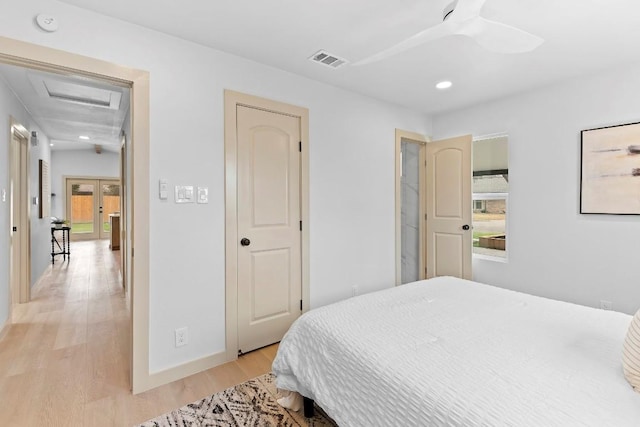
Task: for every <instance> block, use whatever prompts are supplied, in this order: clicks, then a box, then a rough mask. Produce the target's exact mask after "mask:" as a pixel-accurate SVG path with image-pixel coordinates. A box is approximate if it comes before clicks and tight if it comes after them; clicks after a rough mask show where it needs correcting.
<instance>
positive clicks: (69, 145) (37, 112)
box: [0, 64, 129, 152]
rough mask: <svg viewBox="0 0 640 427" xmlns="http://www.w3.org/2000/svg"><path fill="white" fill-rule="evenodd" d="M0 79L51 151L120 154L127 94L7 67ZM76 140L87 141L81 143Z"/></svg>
mask: <svg viewBox="0 0 640 427" xmlns="http://www.w3.org/2000/svg"><path fill="white" fill-rule="evenodd" d="M0 78H1V79H3V80H4V81H5V82H6V83H7V84H8V85H9V87H10V88H11V89H12V90H13V92H14V93H15V95H16V96H17V97H18V98H19V99H20V101H21V102H22V104H23V105H24V106H25V107H26V109H27V110H28V111H29V113H30V114H31V116H32V117H33V118H34V120H35V121H36V122H37V123H38V125H39V126H40V127H41V128H42V131H43V132H44V133H45V134H46V135H47V136H48V137H49V140H50V142H51V143H52V144H53V146H52V147H51V149H52V150H79V149H90V150H93V149H94V148H95V146H96V145H100V146H101V147H102V149H104V150H107V151H113V152H119V151H120V132H121V130H122V125H123V122H124V120H125V118H126V116H127V112H128V110H129V89H128V88H122V87H117V86H112V85H108V84H105V83H102V82H97V81H94V80H91V79H87V78H84V77H77V76H63V75H59V74H53V73H46V72H41V71H35V70H30V69H27V68H23V67H16V66H13V65H7V64H0ZM52 95H53V96H52ZM78 100H87V101H90V102H93V103H94V104H98V105H88V104H86V103H84V102H79V101H78ZM81 135H82V136H88V137H89V138H90V139H89V140H88V141H87V140H82V139H80V138H79V137H80V136H81Z"/></svg>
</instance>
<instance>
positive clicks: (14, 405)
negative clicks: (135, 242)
mask: <svg viewBox="0 0 640 427" xmlns="http://www.w3.org/2000/svg"><path fill="white" fill-rule="evenodd" d="M72 252H73V258H72V259H71V260H70V261H67V262H62V260H61V259H60V258H59V257H58V259H57V260H56V263H55V265H54V266H53V267H51V266H50V267H49V268H48V269H47V270H46V271H45V273H44V274H43V275H42V277H41V278H40V279H39V280H38V282H37V284H36V285H35V286H34V287H33V289H32V300H31V302H30V303H28V304H20V305H16V306H15V307H13V311H12V323H11V324H9V325H7V326H6V327H5V329H4V331H3V333H2V336H1V337H0V403H1V405H0V426H25V427H29V426H43V425H46V426H65V427H66V426H98V427H99V426H107V427H108V426H132V425H135V424H138V423H141V422H144V421H146V420H148V419H151V418H154V417H156V416H158V415H161V414H163V413H165V412H168V411H171V410H173V409H176V408H179V407H181V406H183V405H186V404H187V403H190V402H193V401H195V400H199V399H201V398H203V397H205V396H207V395H210V394H213V393H216V392H219V391H222V390H224V389H226V388H229V387H231V386H234V385H236V384H239V383H241V382H244V381H246V380H248V379H250V378H253V377H256V376H258V375H262V374H264V373H267V372H269V371H270V370H271V363H272V361H273V358H274V357H275V354H276V352H277V348H278V347H277V344H276V345H273V346H269V347H265V348H263V349H260V350H256V351H255V352H252V353H248V354H246V355H244V356H242V357H240V358H239V359H238V360H237V361H234V362H230V363H227V364H225V365H221V366H217V367H215V368H212V369H209V370H207V371H204V372H201V373H199V374H196V375H192V376H190V377H188V378H185V379H182V380H179V381H175V382H173V383H171V384H167V385H165V386H162V387H158V388H156V389H154V390H150V391H148V392H145V393H141V394H139V395H136V396H134V395H132V394H131V391H130V389H129V345H130V344H129V343H130V338H129V337H130V335H129V334H130V331H129V330H128V328H129V325H130V319H129V314H128V310H127V307H126V300H125V296H124V292H123V289H122V282H121V280H120V274H119V257H120V252H118V251H115V252H114V251H110V250H109V249H108V242H107V241H85V242H73V243H72Z"/></svg>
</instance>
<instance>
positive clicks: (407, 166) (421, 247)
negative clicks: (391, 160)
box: [396, 129, 427, 285]
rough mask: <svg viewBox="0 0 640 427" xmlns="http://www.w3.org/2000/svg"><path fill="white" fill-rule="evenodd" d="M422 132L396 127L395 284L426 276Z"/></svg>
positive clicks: (423, 144)
mask: <svg viewBox="0 0 640 427" xmlns="http://www.w3.org/2000/svg"><path fill="white" fill-rule="evenodd" d="M426 144H427V138H426V137H425V136H423V135H420V134H417V133H413V132H407V131H403V130H400V129H396V285H401V284H405V283H410V282H415V281H417V280H422V279H424V278H425V277H426V267H425V221H424V217H425V207H426V193H425V146H426Z"/></svg>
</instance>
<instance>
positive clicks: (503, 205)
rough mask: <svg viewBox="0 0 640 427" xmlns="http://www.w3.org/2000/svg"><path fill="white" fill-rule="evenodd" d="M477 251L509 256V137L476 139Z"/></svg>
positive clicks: (474, 188)
mask: <svg viewBox="0 0 640 427" xmlns="http://www.w3.org/2000/svg"><path fill="white" fill-rule="evenodd" d="M473 151H474V152H473V190H472V191H473V253H474V254H478V255H484V256H489V257H495V258H503V259H504V258H506V257H507V228H506V224H507V200H508V196H509V167H508V155H507V137H506V136H500V137H492V138H484V139H479V140H476V141H474V145H473Z"/></svg>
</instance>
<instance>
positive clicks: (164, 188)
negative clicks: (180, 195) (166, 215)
mask: <svg viewBox="0 0 640 427" xmlns="http://www.w3.org/2000/svg"><path fill="white" fill-rule="evenodd" d="M158 191H159V193H160V194H159V195H158V196H159V197H160V200H167V199H168V198H169V183H168V182H167V180H166V179H161V180H160V181H159V182H158Z"/></svg>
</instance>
